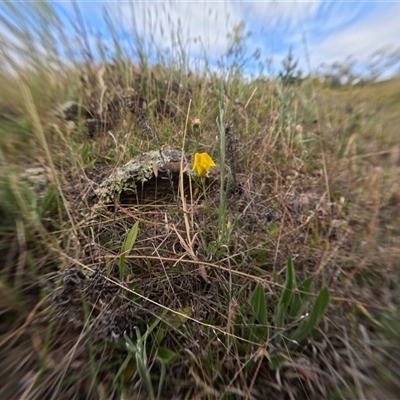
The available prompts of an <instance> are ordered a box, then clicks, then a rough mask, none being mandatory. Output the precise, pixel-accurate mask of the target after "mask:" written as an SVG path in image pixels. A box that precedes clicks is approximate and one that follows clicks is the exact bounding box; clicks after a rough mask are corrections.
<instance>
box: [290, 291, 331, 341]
mask: <svg viewBox="0 0 400 400" xmlns="http://www.w3.org/2000/svg"><path fill="white" fill-rule="evenodd" d="M329 301H330V296H329V290H328V288H327V287H324V288H323V289H322V290H321V291H320V292H319V294H318V297H317V299H316V300H315V304H314V308H313V309H312V311H311V314H310V315H309V316H308V317H307V318H306V319H305V320H304V321H303V322H302V323H301V324H300V325H299V327H298V328H297V329H296V330H295V331H294V332H293V334H292V335H291V339H292V340H295V341H297V342H302V341H303V340H304V339H306V338H307V336H309V335H310V334H311V332H312V331H313V330H314V329H315V328H316V326H317V325H318V322H319V321H320V319H321V318H322V317H323V316H324V314H325V312H326V310H327V308H328V306H329Z"/></svg>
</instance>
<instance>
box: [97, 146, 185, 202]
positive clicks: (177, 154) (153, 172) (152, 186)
mask: <svg viewBox="0 0 400 400" xmlns="http://www.w3.org/2000/svg"><path fill="white" fill-rule="evenodd" d="M181 160H182V166H183V174H184V178H185V179H186V180H189V176H190V170H191V167H190V166H191V163H192V156H189V155H186V154H183V155H182V152H181V151H180V150H176V149H170V148H166V149H162V150H154V151H149V152H146V153H142V154H140V155H138V156H137V157H135V158H134V159H132V160H131V161H129V162H128V163H126V164H125V165H124V166H122V167H120V168H117V169H116V170H114V171H113V172H112V173H111V174H110V175H109V176H108V178H106V179H105V180H104V181H103V182H102V183H101V184H100V186H99V188H98V189H96V190H95V194H96V196H97V198H98V200H99V203H100V204H110V203H113V202H118V201H120V200H121V199H122V198H123V199H124V200H126V199H137V200H139V199H140V198H143V197H146V198H149V197H150V198H154V199H156V198H158V197H159V196H162V195H165V194H166V193H169V194H173V193H174V191H175V190H176V189H177V187H178V185H177V184H178V182H179V174H180V169H181Z"/></svg>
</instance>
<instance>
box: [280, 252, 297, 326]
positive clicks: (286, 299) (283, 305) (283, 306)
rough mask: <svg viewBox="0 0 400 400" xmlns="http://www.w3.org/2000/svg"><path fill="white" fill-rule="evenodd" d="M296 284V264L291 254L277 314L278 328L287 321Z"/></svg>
mask: <svg viewBox="0 0 400 400" xmlns="http://www.w3.org/2000/svg"><path fill="white" fill-rule="evenodd" d="M295 286H296V275H295V272H294V265H293V260H292V256H289V258H288V260H287V266H286V281H285V288H284V289H283V292H282V295H281V298H280V299H279V303H278V308H277V312H276V315H275V326H276V328H282V327H283V325H284V321H285V315H286V313H287V309H288V306H289V304H290V300H291V298H292V294H293V289H294V288H295Z"/></svg>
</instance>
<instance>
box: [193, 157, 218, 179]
mask: <svg viewBox="0 0 400 400" xmlns="http://www.w3.org/2000/svg"><path fill="white" fill-rule="evenodd" d="M211 167H215V163H214V160H213V159H212V158H211V157H210V156H209V155H208V154H207V153H196V154H195V155H194V162H193V170H196V171H197V173H198V174H199V176H201V177H203V176H205V175H206V174H207V172H208V171H209V170H210V168H211Z"/></svg>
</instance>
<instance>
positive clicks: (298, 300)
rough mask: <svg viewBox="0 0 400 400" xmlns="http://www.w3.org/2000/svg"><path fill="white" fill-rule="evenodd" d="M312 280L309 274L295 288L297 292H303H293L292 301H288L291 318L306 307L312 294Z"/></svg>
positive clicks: (295, 316) (299, 313)
mask: <svg viewBox="0 0 400 400" xmlns="http://www.w3.org/2000/svg"><path fill="white" fill-rule="evenodd" d="M313 281H314V277H313V276H310V277H309V278H307V279H305V280H304V281H303V282H301V284H300V285H299V287H298V288H297V289H298V291H299V292H304V293H293V297H292V301H291V302H290V316H291V317H292V319H296V318H299V317H300V315H301V314H302V313H303V311H304V310H305V309H306V307H307V305H308V303H309V301H310V298H311V295H312V283H313Z"/></svg>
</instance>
